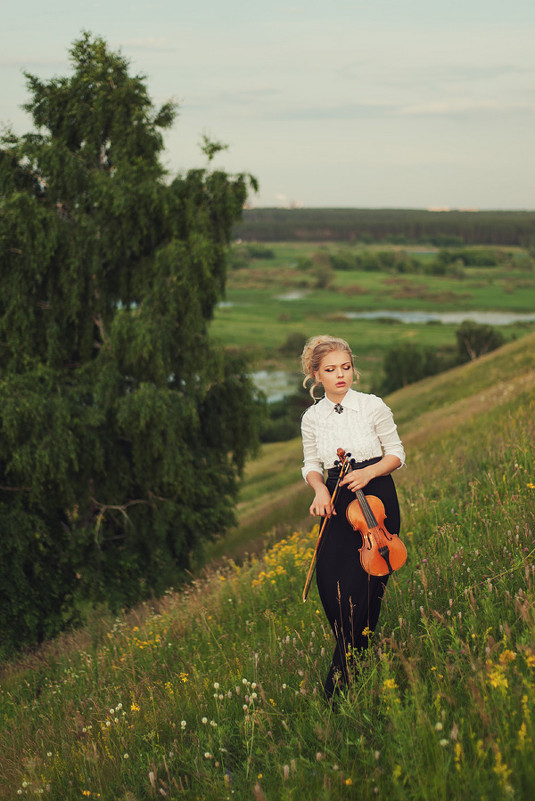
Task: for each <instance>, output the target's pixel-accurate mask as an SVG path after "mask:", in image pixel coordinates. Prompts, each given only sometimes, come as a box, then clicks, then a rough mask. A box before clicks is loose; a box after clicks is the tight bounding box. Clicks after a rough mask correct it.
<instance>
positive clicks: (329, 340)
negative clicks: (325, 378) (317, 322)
mask: <svg viewBox="0 0 535 801" xmlns="http://www.w3.org/2000/svg"><path fill="white" fill-rule="evenodd" d="M335 350H343V351H345V352H346V353H347V355H348V356H349V359H350V361H351V364H352V366H353V373H354V375H355V378H357V380H358V377H359V374H358V371H357V370H356V369H355V357H354V356H353V354H352V352H351V348H350V347H349V345H348V343H347V342H346V341H345V339H339V338H338V337H331V336H328V335H325V336H317V337H311V338H310V339H309V340H307V342H306V343H305V347H304V348H303V353H302V354H301V365H302V368H303V373H304V374H305V378H304V380H303V386H304V387H305V389H306V386H307V384H308V382H309V381H313V384H312V386H311V387H310V390H309V393H310V396H311V398H312V399H313V400H317V399H316V396H315V395H314V390H315V389H316V387H318V386H319V385H320V382H319V381H317V380H316V378H315V376H314V373H316V372H317V371H318V370H319V368H320V365H321V362H322V360H323V357H324V356H326V355H327V354H328V353H332V352H333V351H335Z"/></svg>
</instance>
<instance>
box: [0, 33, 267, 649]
mask: <svg viewBox="0 0 535 801" xmlns="http://www.w3.org/2000/svg"><path fill="white" fill-rule="evenodd" d="M70 54H71V61H72V65H73V70H72V74H71V75H70V76H69V77H62V78H56V79H53V80H50V81H48V82H42V81H41V80H39V78H37V77H35V76H34V75H29V74H27V75H26V78H27V85H28V89H29V93H30V97H31V99H30V101H29V102H28V103H27V105H26V106H25V109H26V110H27V111H28V112H29V113H30V114H31V116H32V118H33V122H34V126H35V130H34V132H32V133H28V134H26V135H23V136H21V137H17V136H15V135H14V134H12V133H9V132H8V133H7V134H5V135H4V136H3V138H2V142H1V149H0V248H1V259H2V265H1V272H0V395H1V397H0V638H2V640H3V642H4V644H5V645H9V643H10V642H14V641H15V640H16V641H18V642H25V641H26V642H32V641H37V640H40V639H42V638H44V637H46V636H50V635H52V634H54V633H55V632H56V631H58V630H59V628H61V626H62V625H64V624H65V623H66V622H68V621H69V620H71V619H72V618H73V616H74V615H75V611H76V609H77V607H78V606H79V603H80V600H81V599H87V598H90V599H93V600H94V599H98V598H100V599H102V600H105V601H106V602H108V603H109V604H110V605H111V606H112V607H115V608H117V607H118V606H120V605H128V604H131V603H133V602H134V601H136V600H138V599H139V598H142V597H145V596H147V595H149V594H151V593H159V592H161V591H162V590H163V589H164V588H166V587H168V586H169V585H170V584H171V583H173V582H175V581H176V580H177V576H178V575H179V571H180V570H184V569H186V568H187V567H188V565H189V564H190V562H191V558H192V554H194V553H195V552H196V551H198V549H199V547H200V546H201V544H202V542H203V540H206V538H209V537H212V536H214V535H217V534H220V533H222V532H224V531H225V530H226V528H227V526H228V524H229V522H230V521H231V520H232V509H233V500H234V497H235V492H236V486H237V478H238V476H239V473H240V471H241V469H242V466H243V463H244V459H245V457H246V455H247V453H248V452H249V451H250V449H251V447H252V446H253V445H254V443H255V440H256V408H255V402H254V392H253V388H252V385H251V383H250V380H249V378H248V376H247V373H246V371H245V368H244V365H243V364H241V362H240V361H239V359H238V358H237V357H236V356H235V355H232V354H228V353H225V352H224V351H223V350H221V349H219V348H217V347H216V346H214V344H213V343H212V342H211V341H210V339H209V337H208V333H207V327H208V323H209V321H210V319H211V317H212V315H213V311H214V307H215V305H216V303H217V302H218V301H219V300H220V299H221V297H222V295H223V291H224V286H225V252H226V248H227V246H228V242H229V238H230V234H231V228H232V225H233V223H234V222H235V221H236V220H237V219H238V218H239V216H240V214H241V209H242V207H243V204H244V201H245V198H246V194H247V190H248V187H249V185H250V183H252V184H253V186H254V181H253V180H252V179H251V178H250V176H247V175H245V174H240V175H237V176H229V175H227V174H226V173H224V172H222V171H217V170H213V169H212V168H211V160H212V157H213V156H214V155H215V153H216V152H217V150H218V145H217V144H215V145H214V144H213V143H210V142H205V148H204V151H205V154H206V156H207V158H208V165H207V168H206V169H196V170H191V171H189V172H188V173H187V174H185V175H179V176H177V177H175V178H174V179H173V180H171V179H170V178H169V177H168V176H167V175H166V174H165V170H164V169H163V167H162V164H161V161H160V154H161V152H162V149H163V139H162V132H163V131H164V130H165V129H166V128H168V127H169V126H170V125H171V124H172V123H173V120H174V118H175V115H176V108H175V105H174V104H173V103H167V104H165V105H164V106H162V108H160V109H155V108H154V106H153V104H152V102H151V100H150V98H149V95H148V93H147V89H146V82H145V79H144V78H143V77H140V76H132V75H130V74H129V65H128V62H127V61H126V60H125V58H124V57H123V56H122V55H121V54H120V53H114V52H110V50H109V49H108V48H107V46H106V44H105V42H104V41H103V40H102V39H100V38H98V37H93V36H91V35H89V34H84V35H83V36H82V37H81V38H80V40H79V41H76V42H75V43H74V45H73V47H72V49H71V51H70Z"/></svg>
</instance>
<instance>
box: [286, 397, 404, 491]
mask: <svg viewBox="0 0 535 801" xmlns="http://www.w3.org/2000/svg"><path fill="white" fill-rule="evenodd" d="M341 405H342V408H343V411H342V412H341V413H337V411H336V410H335V404H334V403H332V401H330V400H329V399H328V398H327V397H324V398H322V399H321V400H320V401H318V402H317V403H316V404H314V406H311V407H310V408H309V409H307V410H306V412H305V413H304V414H303V417H302V419H301V435H302V438H303V456H304V460H303V461H304V464H303V468H302V473H303V478H304V479H305V481H306V477H307V474H308V473H310V471H311V470H314V471H316V472H317V473H320V474H321V475H323V469H328V468H330V467H333V466H334V463H335V461H336V459H337V458H338V456H337V453H336V452H337V450H338V448H343V449H344V451H345V452H346V453H350V454H351V456H352V458H353V459H355V461H356V462H363V461H365V460H367V459H373V458H374V457H376V456H384V455H386V454H391V455H393V456H397V457H398V458H399V459H400V461H401V464H402V465H403V464H405V451H404V449H403V445H402V444H401V440H400V438H399V436H398V431H397V426H396V424H395V423H394V418H393V416H392V412H391V411H390V409H389V408H388V406H387V405H386V403H385V402H384V401H383V400H381V398H378V397H377V396H376V395H368V394H366V393H364V392H357V391H356V390H354V389H349V390H348V391H347V393H346V395H345V396H344V398H343V401H342V404H341Z"/></svg>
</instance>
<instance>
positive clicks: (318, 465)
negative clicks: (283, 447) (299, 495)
mask: <svg viewBox="0 0 535 801" xmlns="http://www.w3.org/2000/svg"><path fill="white" fill-rule="evenodd" d="M301 436H302V438H303V467H302V470H301V472H302V474H303V478H304V480H305V481H306V480H307V475H308V473H310V472H312V471H313V470H314V471H315V472H316V473H319V474H320V475H323V465H322V462H321V459H320V457H319V454H318V445H317V441H316V426H315V422H314V420H313V419H312V416H311V415H310V414H306V412H305V414H304V415H303V417H302V418H301Z"/></svg>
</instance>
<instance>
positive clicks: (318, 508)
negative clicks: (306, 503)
mask: <svg viewBox="0 0 535 801" xmlns="http://www.w3.org/2000/svg"><path fill="white" fill-rule="evenodd" d="M309 512H310V514H311V515H312V516H314V517H315V516H317V515H320V516H321V517H330V516H331V515H335V514H336V511H335V509H334V508H333V505H332V503H331V494H330V492H329V490H328V489H327V487H326V486H325V484H323V485H322V486H321V487H318V488H317V490H316V494H315V495H314V500H313V501H312V503H311V505H310V509H309Z"/></svg>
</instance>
